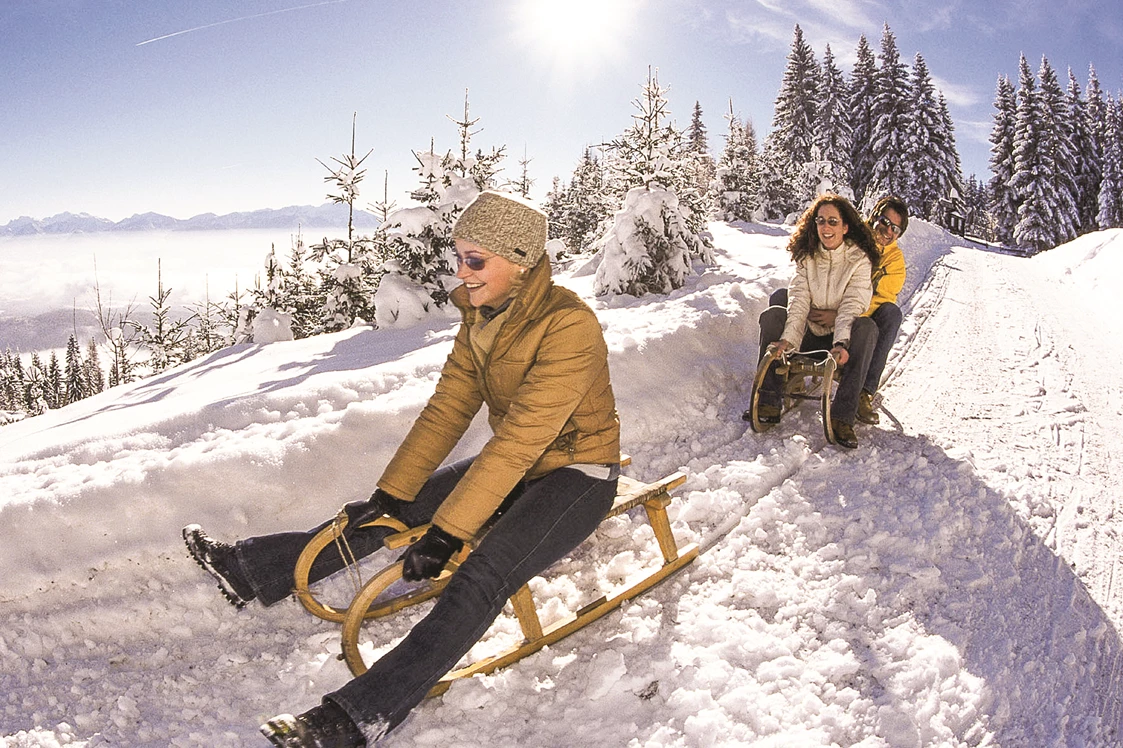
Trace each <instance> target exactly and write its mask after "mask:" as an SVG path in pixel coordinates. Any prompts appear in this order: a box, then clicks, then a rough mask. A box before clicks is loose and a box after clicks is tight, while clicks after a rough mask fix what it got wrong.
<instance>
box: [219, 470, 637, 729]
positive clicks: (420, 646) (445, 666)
mask: <svg viewBox="0 0 1123 748" xmlns="http://www.w3.org/2000/svg"><path fill="white" fill-rule="evenodd" d="M471 463H472V460H471V459H468V460H462V461H460V462H457V463H454V464H452V465H449V466H447V467H443V468H441V469H440V470H437V471H436V472H435V473H433V475H432V476H431V477H430V478H429V480H428V481H427V482H426V483H425V485H424V487H423V488H422V489H421V491H420V492H419V493H418V495H417V498H416V499H415V500H414V501H413V502H412V503H410V504H408V505H407V506H406V507H404V508H403V511H402V513H401V514H402V516H401V517H400V519H401V520H402V521H403V522H405V523H406V524H408V525H410V526H415V525H419V524H423V523H425V522H428V521H430V520H431V519H432V517H433V514H434V513H435V512H436V510H437V508H438V507H439V506H440V505H441V502H442V501H444V499H445V497H447V496H448V495H449V493H451V492H452V489H453V488H454V487H455V486H456V483H457V482H458V481H459V480H460V478H461V476H463V475H464V473H465V472H466V471H467V469H468V466H469V465H470V464H471ZM615 498H616V479H615V478H611V479H608V480H604V479H599V478H592V477H590V476H588V475H586V474H585V473H583V472H581V471H580V470H575V469H572V468H560V469H558V470H555V471H554V472H552V473H549V474H547V475H545V476H543V477H541V478H537V479H535V480H532V481H524V482H522V483H520V484H519V485H518V486H516V488H515V490H514V491H512V492H511V495H510V496H508V497H507V499H506V500H505V501H504V503H503V507H501V511H502V513H501V514H499V516H498V519H497V520H496V521H495V523H494V525H492V527H491V529H490V530H488V531H487V533H486V534H485V535H484V537H483V539H482V540H481V541H480V544H479V546H478V547H477V548H476V549H475V550H474V551H472V553H471V554H470V555H469V556H468V558H467V560H465V562H464V563H463V564H461V566H460V568H459V569H458V570H457V571H456V573H455V574H453V575H452V579H451V580H449V583H448V586H447V587H445V589H444V591H443V592H442V593H441V595H440V597H439V598H437V602H436V604H435V605H434V606H433V609H432V610H431V611H430V612H429V615H427V616H425V618H423V619H422V620H421V621H419V622H418V623H417V625H416V626H414V627H413V630H412V631H411V632H410V633H409V634H408V635H407V636H406V638H405V639H403V640H402V641H401V642H400V643H399V644H398V646H397V647H395V648H394V649H392V650H391V651H389V652H387V653H386V654H385V655H384V656H383V657H382V658H381V659H380V660H378V662H376V663H374V666H373V667H371V669H370V670H368V671H367V672H366V673H364V674H363V675H360V676H359V677H357V678H355V679H353V680H352V681H350V682H349V683H347V684H346V685H344V686H343V687H342V688H340V689H339V690H338V691H335V692H334V693H331V694H328V695H327V696H325V697H324V698H325V699H330V700H332V701H334V702H335V703H336V704H338V705H339V706H340V707H342V708H343V710H344V711H345V712H347V714H348V715H349V716H350V717H351V719H352V720H354V721H355V723H356V724H358V725H360V726H364V725H366V726H377V725H381V726H384V728H385V730H390V729H392V728H393V727H395V726H396V725H398V724H399V723H400V722H401V721H402V720H404V719H405V718H406V717H407V716H408V715H409V712H410V710H411V709H413V707H414V706H416V705H417V704H418V703H420V702H421V700H422V699H424V698H425V695H426V694H427V693H428V692H429V689H431V688H432V687H433V686H434V685H435V684H436V682H437V681H438V680H440V679H441V677H442V676H443V675H444V674H445V673H447V672H448V671H449V670H451V669H452V668H453V667H455V665H456V663H457V662H458V661H459V660H460V658H461V657H463V656H464V654H465V653H467V652H468V650H469V649H471V648H472V645H474V644H475V643H476V642H477V641H478V640H479V638H480V637H481V636H483V635H484V633H485V632H486V631H487V629H488V627H489V626H490V625H491V623H492V621H494V620H495V619H496V617H497V616H498V615H499V613H500V612H501V611H502V610H503V606H504V604H505V603H506V602H507V599H508V598H509V597H510V596H511V595H513V594H514V593H515V591H516V590H518V588H519V587H521V586H522V585H524V584H526V582H528V581H529V580H530V579H531V578H533V577H535V576H537V575H538V574H541V573H542V572H543V571H545V570H546V569H548V568H549V567H550V566H552V565H553V564H554V563H555V562H556V561H558V560H559V559H561V558H563V557H564V556H565V555H566V554H568V553H569V552H570V551H572V550H573V549H574V548H576V547H577V546H578V545H579V544H580V543H581V541H583V540H584V539H585V538H587V537H588V536H589V535H591V534H592V533H593V531H594V530H596V528H597V525H599V524H600V523H601V520H603V519H604V517H605V515H606V514H608V510H609V509H611V508H612V503H613V501H614V500H615ZM324 526H326V523H325V524H324V525H321V526H320V528H322V527H324ZM320 528H316V529H313V530H310V531H308V532H306V533H303V532H291V533H279V534H276V535H265V536H260V537H255V538H248V539H246V540H243V541H239V542H238V543H237V544H236V546H235V547H236V549H237V553H238V560H239V563H240V564H241V567H242V571H243V573H244V574H245V576H246V577H247V578H248V579H249V580H250V583H251V584H252V585H253V588H254V591H255V592H256V593H257V595H258V599H259V600H260V601H261V602H263V603H265V604H266V605H269V604H272V603H273V602H276V601H277V600H280V599H283V598H285V597H287V596H288V594H289V593H290V592H291V591H292V586H293V571H294V569H295V567H296V560H297V558H299V556H300V553H301V551H302V550H303V549H304V546H305V545H307V543H308V541H309V540H311V539H312V537H313V536H314V535H315V534H316V533H317V532H318V531H319V529H320ZM389 532H391V531H390V530H387V529H386V528H381V527H379V528H370V529H369V530H368V529H364V530H359V531H357V532H355V533H354V534H353V535H349V541H350V544H351V548H352V550H353V552H354V554H355V556H356V557H359V558H361V557H363V556H365V555H369V554H370V553H373V552H374V551H376V550H378V549H379V548H381V547H382V538H384V537H385V536H386V535H387V534H388V533H389ZM342 566H343V564H342V561H341V560H340V558H339V554H337V553H332V552H331V550H330V549H328V550H326V551H325V552H324V553H321V554H320V558H319V559H318V560H317V562H316V564H314V565H313V566H312V570H311V572H310V573H309V581H315V580H316V579H322V578H323V577H325V576H327V575H329V574H332V573H334V572H335V571H338V570H339V569H341V568H342Z"/></svg>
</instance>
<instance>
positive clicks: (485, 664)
mask: <svg viewBox="0 0 1123 748" xmlns="http://www.w3.org/2000/svg"><path fill="white" fill-rule="evenodd" d="M624 464H627V462H626V459H625V461H624ZM685 481H686V476H685V475H684V474H682V473H678V472H676V473H673V474H672V475H669V476H667V477H666V478H663V479H661V480H658V481H655V482H654V483H642V482H640V481H637V480H635V479H633V478H629V477H627V476H623V475H622V476H620V479H619V483H618V487H617V492H616V501H615V502H614V503H613V505H612V509H610V510H609V512H608V514H607V515H606V519H607V517H614V516H616V515H619V514H622V513H624V512H626V511H628V510H629V509H632V508H634V507H637V506H640V505H642V506H643V508H644V510H645V513H646V516H647V520H648V522H649V523H650V524H651V528H652V530H653V531H654V533H655V538H656V540H657V541H658V543H659V549H660V551H661V553H662V556H663V563H662V565H660V566H659V567H658V568H655V569H652V570H650V572H649V573H648V574H647V575H646V576H645V577H644V578H643V579H641V580H639V581H637V582H635V583H633V584H632V585H630V586H629V587H628V588H627V589H625V590H622V591H620V592H618V593H616V594H614V595H613V596H612V597H607V596H601V597H600V598H599V599H597V600H595V601H593V602H591V603H589V604H588V605H586V606H584V607H583V608H581V609H580V610H578V611H577V612H576V613H573V614H571V615H569V616H568V617H566V618H563V619H562V620H559V621H556V622H554V623H552V624H550V625H548V626H545V627H544V626H543V625H542V622H541V620H540V619H539V617H538V612H537V609H536V607H535V604H534V599H533V595H532V593H531V591H530V587H529V586H528V585H525V584H524V585H523V586H522V587H520V588H519V589H518V590H517V591H516V592H515V594H514V595H512V596H511V598H510V602H511V606H512V607H513V609H514V611H515V616H516V618H517V619H518V621H519V626H520V628H521V629H522V633H523V637H524V638H523V641H522V642H521V643H520V644H518V645H516V646H514V647H511V648H510V649H508V650H507V651H505V652H501V653H499V654H497V655H494V656H491V657H487V658H485V659H483V660H479V661H477V662H474V663H472V664H471V665H469V666H467V667H464V668H461V669H459V670H454V671H452V672H450V673H448V674H447V675H445V676H444V677H443V678H442V679H441V680H440V681H439V682H438V683H437V685H435V686H434V687H433V688H432V690H431V691H430V692H429V696H436V695H437V694H441V693H444V692H445V691H446V690H448V687H449V686H450V685H451V684H452V682H453V681H455V680H457V679H460V678H467V677H469V676H472V675H475V674H477V673H490V672H493V671H495V670H497V669H499V668H502V667H505V666H507V665H510V664H511V663H513V662H517V661H518V660H521V659H522V658H524V657H526V656H527V655H531V654H533V653H535V652H537V651H538V650H540V649H542V648H543V647H545V646H548V645H550V644H553V643H555V642H557V641H559V640H561V639H564V638H565V637H567V636H569V635H570V634H572V633H573V632H575V631H578V630H579V629H582V628H584V627H585V626H587V625H589V624H590V623H592V622H593V621H595V620H597V619H598V618H600V617H602V616H604V615H605V614H606V613H609V612H611V611H613V610H615V609H616V608H618V607H619V606H620V605H621V604H622V603H624V602H625V601H627V600H630V599H632V598H634V597H637V596H639V595H641V594H643V593H644V592H646V591H647V590H649V589H651V588H652V587H653V586H655V585H656V584H658V583H659V582H661V581H663V580H664V579H666V578H667V577H669V576H670V575H672V574H674V573H675V572H676V571H678V570H679V569H681V568H682V567H684V566H686V565H687V564H689V563H690V562H691V561H693V560H694V559H695V558H697V556H698V550H699V549H698V546H697V544H695V543H691V544H689V545H687V546H685V547H683V548H679V547H678V545H677V543H676V542H675V539H674V535H673V533H672V532H671V524H670V520H669V519H668V518H667V505H668V504H670V503H671V495H670V491H671V490H673V489H674V488H677V487H678V486H680V485H682V484H683V482H685ZM346 522H347V517H346V515H345V514H343V513H342V512H340V516H339V517H337V519H336V521H335V522H333V523H332V524H331V525H329V526H327V527H325V528H324V529H323V530H321V531H320V533H318V534H317V535H316V536H315V537H314V538H313V539H312V540H311V541H310V542H309V544H308V546H307V547H306V548H305V549H304V552H303V553H302V554H301V556H300V559H299V561H298V562H297V567H296V574H295V577H296V578H295V586H296V594H297V598H298V599H299V600H300V602H301V604H302V605H304V607H305V608H306V609H307V610H308V611H309V612H311V613H312V614H313V615H316V616H318V617H320V618H324V619H325V620H329V621H335V622H340V623H342V624H343V657H344V659H345V660H346V661H347V666H348V667H349V668H350V670H351V673H352V674H353V675H356V676H358V675H361V674H362V673H365V672H366V671H367V665H366V663H364V662H363V659H362V656H361V655H360V653H359V636H360V633H361V629H362V626H363V622H364V621H366V620H368V619H371V618H378V617H381V616H385V615H389V614H390V613H394V612H397V611H399V610H402V609H403V608H406V607H409V606H411V605H416V604H417V603H420V602H422V601H424V600H428V599H430V598H433V597H436V596H437V595H439V594H440V593H441V591H442V590H443V589H444V587H445V586H446V585H447V584H448V580H449V578H450V577H451V575H452V573H453V572H454V571H455V570H456V568H457V567H458V566H459V565H460V563H462V562H463V560H464V558H466V557H467V556H468V555H469V554H470V553H471V548H470V544H465V547H464V548H463V549H462V550H461V551H460V553H459V554H457V555H456V556H455V557H454V558H453V559H452V560H451V561H450V562H449V564H448V565H447V566H446V567H445V570H444V571H443V572H441V575H440V576H439V577H438V578H437V579H433V580H425V581H423V582H421V583H418V584H415V585H406V583H404V582H403V581H402V578H401V577H402V562H401V561H396V562H394V563H392V564H390V565H389V566H387V567H386V568H384V569H382V570H381V571H380V572H378V573H377V574H376V575H375V576H374V577H372V578H371V579H370V580H368V581H367V582H366V583H365V584H363V585H362V586H361V588H360V589H359V592H358V594H357V595H356V596H355V598H354V599H353V600H352V601H351V603H350V605H349V607H348V608H347V609H346V610H339V609H337V608H333V607H331V606H330V605H326V604H324V603H322V602H320V601H318V600H317V599H316V598H315V596H314V595H313V594H312V593H311V591H310V590H309V585H308V572H309V569H310V568H311V566H312V562H313V561H314V560H315V559H316V557H317V556H318V555H319V553H320V552H321V551H322V550H324V549H325V548H326V547H327V546H328V545H330V544H332V543H336V542H339V538H340V537H341V534H342V530H343V528H344V527H346ZM376 524H382V525H384V526H390V527H394V528H395V529H398V526H400V527H401V531H400V532H397V533H395V534H392V535H389V536H387V537H386V538H385V539H384V541H383V543H384V545H385V546H386V547H387V548H401V547H404V546H407V545H409V544H411V543H413V542H414V541H416V540H417V539H418V538H419V537H421V535H423V534H424V533H425V530H426V529H428V527H429V526H428V525H422V526H420V527H414V528H405V527H404V525H402V524H401V523H400V522H398V521H397V520H393V519H391V518H389V517H382V518H380V519H379V520H376V521H375V522H373V523H370V525H376ZM364 526H366V525H364Z"/></svg>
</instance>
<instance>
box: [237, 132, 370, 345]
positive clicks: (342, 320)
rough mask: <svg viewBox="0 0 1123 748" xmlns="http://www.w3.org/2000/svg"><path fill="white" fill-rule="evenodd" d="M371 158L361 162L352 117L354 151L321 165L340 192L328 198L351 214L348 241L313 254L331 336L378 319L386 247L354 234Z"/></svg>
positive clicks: (328, 242)
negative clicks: (378, 271) (376, 297)
mask: <svg viewBox="0 0 1123 748" xmlns="http://www.w3.org/2000/svg"><path fill="white" fill-rule="evenodd" d="M371 153H372V151H367V153H366V155H365V156H363V157H362V158H358V157H356V155H355V120H354V118H352V121H351V152H350V153H345V154H344V155H343V156H342V157H340V158H335V157H332V160H333V161H334V162H335V163H336V166H335V167H334V168H333V167H331V166H328V165H327V164H325V163H324V162H323V161H320V163H321V164H322V165H323V166H324V167H325V168H326V169H327V170H328V172H329V174H328V176H326V177H324V181H326V182H329V183H331V184H334V185H335V187H336V191H335V192H329V193H328V195H327V197H328V199H329V200H331V201H332V202H335V203H338V204H345V205H347V209H348V213H347V239H346V240H342V239H328V238H327V237H325V238H324V240H323V241H322V242H321V243H320V244H316V245H314V246H313V247H312V251H311V255H312V259H313V260H315V261H316V262H319V263H322V265H323V267H322V268H321V269H320V287H321V289H322V293H323V296H324V306H323V316H322V318H321V322H320V329H322V330H323V331H325V332H336V331H338V330H343V329H346V328H347V327H350V326H351V325H352V324H354V322H355V321H356V320H357V319H359V318H363V319H369V318H371V317H373V316H374V310H373V305H374V294H375V289H376V287H377V285H378V275H377V274H376V272H375V269H376V268H377V267H378V266H380V265H381V264H382V262H383V261H384V260H385V257H386V252H385V247H384V245H383V243H382V242H380V241H379V240H378V239H377V238H371V237H359V238H356V237H355V234H354V213H355V201H356V200H358V197H359V183H360V182H362V180H363V177H364V176H365V175H366V170H365V169H362V168H360V167H361V166H362V163H363V162H364V161H365V160H366V158H367V156H369V155H370V154H371ZM317 161H319V159H317ZM270 308H272V307H270ZM255 312H256V308H255V307H251V308H250V309H248V310H247V314H248V315H249V316H250V318H251V319H252V316H253V315H254V314H255ZM247 321H248V320H247Z"/></svg>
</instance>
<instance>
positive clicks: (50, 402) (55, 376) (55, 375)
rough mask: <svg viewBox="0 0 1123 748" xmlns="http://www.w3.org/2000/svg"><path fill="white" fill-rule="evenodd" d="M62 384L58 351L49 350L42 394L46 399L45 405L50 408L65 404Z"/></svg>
mask: <svg viewBox="0 0 1123 748" xmlns="http://www.w3.org/2000/svg"><path fill="white" fill-rule="evenodd" d="M64 384H65V382H64V380H63V378H62V367H61V366H59V362H58V353H56V352H55V351H51V358H50V359H49V360H48V363H47V372H46V377H45V382H44V393H43V395H44V398H45V399H46V401H47V407H49V408H51V409H52V410H53V409H55V408H61V407H62V406H63V405H66V400H65V397H66V395H65V389H64Z"/></svg>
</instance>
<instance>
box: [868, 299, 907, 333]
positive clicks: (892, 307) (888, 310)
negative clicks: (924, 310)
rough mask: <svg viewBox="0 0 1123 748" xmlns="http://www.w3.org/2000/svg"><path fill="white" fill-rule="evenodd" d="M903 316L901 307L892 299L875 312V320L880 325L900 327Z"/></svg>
mask: <svg viewBox="0 0 1123 748" xmlns="http://www.w3.org/2000/svg"><path fill="white" fill-rule="evenodd" d="M903 317H904V315H903V314H902V313H901V307H899V306H897V305H896V304H894V303H893V302H891V301H887V302H885V303H884V304H882V305H881V306H879V307H878V308H877V309H875V310H874V313H873V318H874V322H877V326H878V327H883V326H884V327H890V326H892V327H899V326H900V324H901V320H902V319H903Z"/></svg>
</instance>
